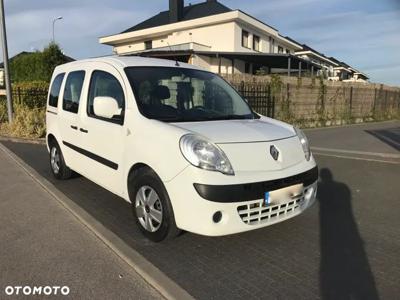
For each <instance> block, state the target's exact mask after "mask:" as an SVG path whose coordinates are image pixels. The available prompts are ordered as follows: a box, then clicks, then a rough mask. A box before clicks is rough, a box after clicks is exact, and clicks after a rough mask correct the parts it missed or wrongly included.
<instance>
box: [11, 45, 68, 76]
mask: <svg viewBox="0 0 400 300" xmlns="http://www.w3.org/2000/svg"><path fill="white" fill-rule="evenodd" d="M69 61H71V58H69V57H67V56H65V55H64V54H63V53H62V51H61V49H60V47H59V46H58V45H57V44H55V43H50V44H49V45H48V46H47V47H46V48H44V49H43V51H42V52H40V51H37V52H33V53H30V52H22V53H20V54H19V55H17V56H15V57H14V58H12V59H11V61H10V74H11V81H12V82H14V83H15V82H25V81H36V80H40V81H50V78H51V75H52V73H53V70H54V68H55V67H56V66H58V65H61V64H64V63H67V62H69Z"/></svg>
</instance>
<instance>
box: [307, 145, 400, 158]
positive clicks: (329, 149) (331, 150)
mask: <svg viewBox="0 0 400 300" xmlns="http://www.w3.org/2000/svg"><path fill="white" fill-rule="evenodd" d="M311 150H313V151H314V150H315V151H327V152H336V153H343V154H357V155H369V156H379V157H384V158H400V154H394V153H382V152H366V151H355V150H345V149H334V148H322V147H311Z"/></svg>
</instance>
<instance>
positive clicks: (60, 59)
mask: <svg viewBox="0 0 400 300" xmlns="http://www.w3.org/2000/svg"><path fill="white" fill-rule="evenodd" d="M42 61H43V73H44V74H43V75H44V80H45V81H50V79H51V75H52V74H53V71H54V68H55V67H57V66H58V65H62V64H65V63H66V62H68V61H69V60H68V58H67V57H66V56H65V55H64V54H63V53H62V51H61V49H60V47H59V46H58V45H57V44H56V43H54V42H51V43H50V44H49V45H48V46H47V47H46V48H44V50H43V52H42Z"/></svg>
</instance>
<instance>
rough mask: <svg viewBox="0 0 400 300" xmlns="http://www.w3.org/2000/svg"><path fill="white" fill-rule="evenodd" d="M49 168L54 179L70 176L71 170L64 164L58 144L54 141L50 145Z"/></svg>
mask: <svg viewBox="0 0 400 300" xmlns="http://www.w3.org/2000/svg"><path fill="white" fill-rule="evenodd" d="M49 146H50V156H49V157H50V169H51V172H52V173H53V176H54V177H55V178H56V179H60V180H63V179H68V178H70V177H71V176H72V170H71V169H70V168H68V166H67V165H66V164H65V160H64V156H63V155H62V152H61V149H60V146H58V144H57V143H56V142H52V143H51V144H50V145H49Z"/></svg>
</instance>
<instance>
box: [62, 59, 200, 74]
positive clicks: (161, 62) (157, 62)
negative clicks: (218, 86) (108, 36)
mask: <svg viewBox="0 0 400 300" xmlns="http://www.w3.org/2000/svg"><path fill="white" fill-rule="evenodd" d="M85 62H105V63H109V64H111V65H114V66H118V67H120V68H125V67H139V66H140V67H144V66H146V67H177V66H176V62H175V61H174V60H167V59H158V58H148V57H140V56H119V55H112V56H103V57H96V58H88V59H82V60H77V61H74V62H70V63H67V64H64V65H61V66H75V65H80V64H82V63H85ZM179 66H180V67H183V68H189V69H198V70H200V68H198V67H196V66H193V65H190V64H187V63H182V62H179Z"/></svg>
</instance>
